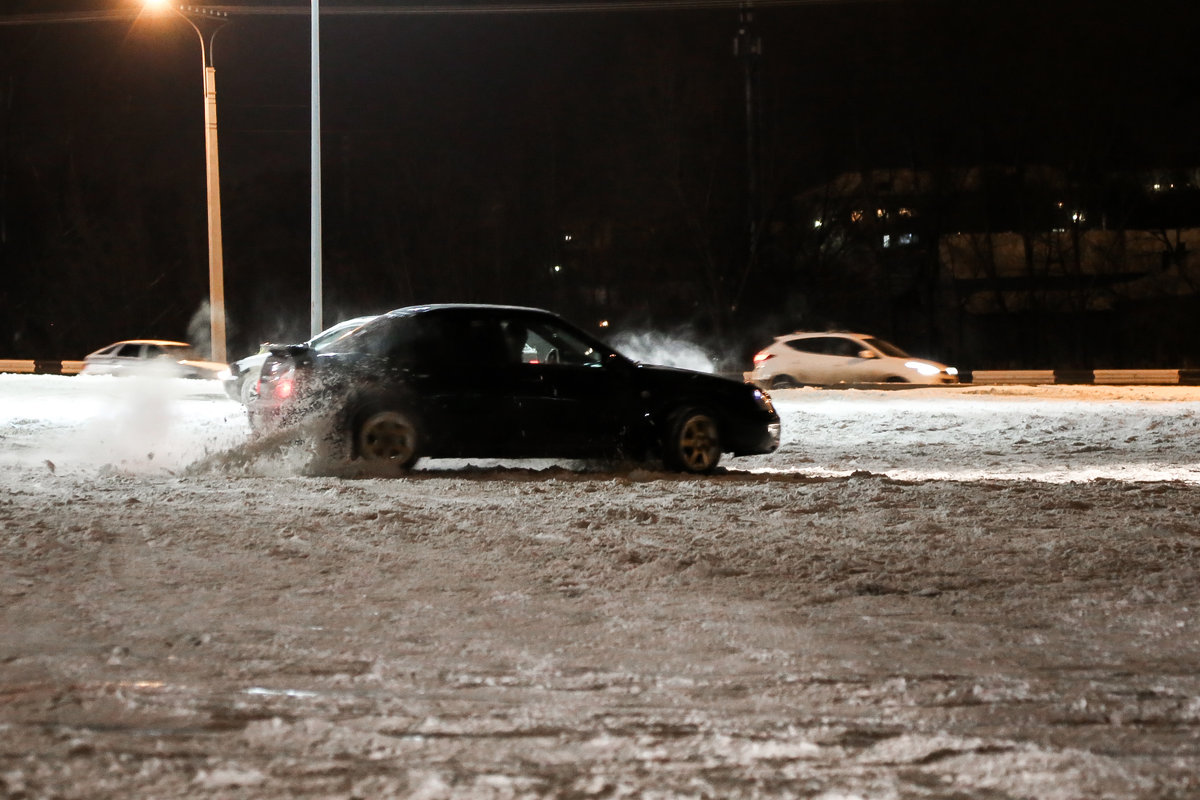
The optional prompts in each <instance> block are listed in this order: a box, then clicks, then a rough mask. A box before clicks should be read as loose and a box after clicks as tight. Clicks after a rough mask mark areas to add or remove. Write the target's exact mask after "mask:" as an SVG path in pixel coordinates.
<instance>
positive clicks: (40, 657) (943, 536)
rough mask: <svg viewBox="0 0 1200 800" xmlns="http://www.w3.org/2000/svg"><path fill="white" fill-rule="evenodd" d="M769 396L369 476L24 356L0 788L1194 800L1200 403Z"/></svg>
mask: <svg viewBox="0 0 1200 800" xmlns="http://www.w3.org/2000/svg"><path fill="white" fill-rule="evenodd" d="M773 398H774V400H775V403H776V406H777V408H778V410H779V412H780V415H781V417H782V419H783V423H784V425H783V444H782V446H781V448H780V450H779V451H778V452H776V453H774V454H771V455H768V456H755V457H750V458H736V459H735V458H728V459H727V460H726V461H725V462H723V465H722V468H721V469H720V470H719V471H718V473H717V474H716V475H713V476H709V477H693V476H680V475H674V474H671V473H667V472H663V471H661V470H660V468H659V467H658V466H657V465H656V464H630V463H617V464H612V463H553V462H481V461H474V462H463V461H431V462H426V463H423V464H421V465H420V468H419V469H417V470H414V471H413V472H412V473H411V474H410V475H408V476H406V477H404V478H399V479H392V480H380V479H348V478H341V477H335V476H329V475H321V474H312V472H311V470H310V469H309V468H308V464H307V457H306V454H305V453H304V452H303V448H281V447H278V446H273V447H267V446H264V444H263V443H262V442H258V441H255V440H254V439H253V438H252V437H251V436H250V434H249V429H248V427H247V425H246V421H245V416H244V412H243V410H242V408H241V406H239V405H238V404H237V403H235V402H233V401H231V400H229V399H228V398H226V397H225V395H224V393H223V392H222V390H221V389H220V387H219V386H218V385H217V384H216V383H215V382H206V381H188V380H176V379H119V378H109V377H100V376H74V377H65V376H34V375H0V530H2V533H0V548H2V550H0V598H2V599H3V603H2V604H0V608H2V609H3V611H2V612H0V613H2V616H0V796H6V797H7V796H11V797H27V798H41V797H62V798H75V797H78V798H84V797H87V798H108V797H111V798H117V797H121V798H127V797H133V796H139V797H155V798H176V797H178V798H182V797H188V798H193V797H221V798H225V797H241V798H260V797H262V798H268V797H269V798H285V797H298V796H305V797H337V798H352V797H354V798H359V797H361V798H378V797H406V798H407V797H414V798H477V797H482V798H525V797H530V798H533V797H561V798H566V797H572V798H592V797H595V798H616V797H650V798H676V797H679V798H683V797H694V798H776V797H778V798H785V797H786V798H792V797H803V798H821V800H835V798H837V799H839V800H850V799H851V798H863V799H864V800H865V799H866V798H945V799H946V800H949V798H964V797H972V798H974V797H990V798H1061V799H1062V800H1076V799H1078V798H1192V797H1200V678H1197V676H1196V670H1195V664H1196V663H1200V635H1198V633H1197V623H1196V621H1195V617H1196V614H1195V610H1196V608H1197V606H1198V604H1200V523H1198V522H1197V513H1198V512H1200V485H1198V484H1200V455H1198V452H1197V451H1198V448H1197V442H1198V441H1200V388H1197V387H1170V386H1158V387H1097V386H1078V387H1073V386H1037V387H1022V386H1005V387H986V386H958V387H946V388H921V389H906V390H896V391H883V390H878V391H876V390H842V391H836V390H816V389H795V390H786V391H780V392H775V393H773Z"/></svg>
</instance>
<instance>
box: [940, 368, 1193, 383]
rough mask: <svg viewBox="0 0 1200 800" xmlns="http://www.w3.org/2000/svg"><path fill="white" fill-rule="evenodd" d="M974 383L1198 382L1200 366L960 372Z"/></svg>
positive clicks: (967, 381) (964, 381) (963, 379)
mask: <svg viewBox="0 0 1200 800" xmlns="http://www.w3.org/2000/svg"><path fill="white" fill-rule="evenodd" d="M960 377H961V379H962V381H963V383H970V384H975V385H985V386H986V385H993V386H994V385H1010V386H1011V385H1018V386H1019V385H1026V386H1038V385H1042V384H1051V383H1053V384H1075V385H1081V384H1082V385H1089V384H1090V385H1095V386H1151V385H1154V386H1200V369H1007V370H973V371H971V372H965V373H963V374H962V375H961V376H960Z"/></svg>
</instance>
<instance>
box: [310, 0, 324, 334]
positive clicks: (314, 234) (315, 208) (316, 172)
mask: <svg viewBox="0 0 1200 800" xmlns="http://www.w3.org/2000/svg"><path fill="white" fill-rule="evenodd" d="M320 5H321V4H320V2H319V0H312V42H311V48H312V133H311V144H312V156H311V158H312V163H311V172H312V176H311V190H312V195H311V198H310V200H309V206H310V224H311V227H310V234H309V235H310V245H309V246H310V253H309V259H310V262H311V275H310V281H309V283H310V285H309V289H310V291H309V308H308V327H309V333H310V335H312V336H316V335H317V334H318V333H320V332H321V329H322V328H323V327H324V322H323V321H322V319H321V311H322V308H323V306H324V300H323V297H322V291H321V286H322V280H321V8H320Z"/></svg>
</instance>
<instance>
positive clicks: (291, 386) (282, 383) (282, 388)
mask: <svg viewBox="0 0 1200 800" xmlns="http://www.w3.org/2000/svg"><path fill="white" fill-rule="evenodd" d="M294 391H296V381H295V380H294V379H292V378H291V377H290V376H289V377H287V378H280V379H279V380H278V381H277V382H276V383H275V396H276V397H278V398H279V399H280V400H286V399H287V398H289V397H291V396H292V393H293V392H294Z"/></svg>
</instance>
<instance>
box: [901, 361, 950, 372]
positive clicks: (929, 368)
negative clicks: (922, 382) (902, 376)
mask: <svg viewBox="0 0 1200 800" xmlns="http://www.w3.org/2000/svg"><path fill="white" fill-rule="evenodd" d="M904 366H906V367H908V368H909V369H915V370H916V371H917V372H918V373H920V374H921V375H937V374H938V373H939V372H941V371H942V370H941V368H940V367H935V366H934V365H933V364H925V363H923V362H921V361H906V362H904Z"/></svg>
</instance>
